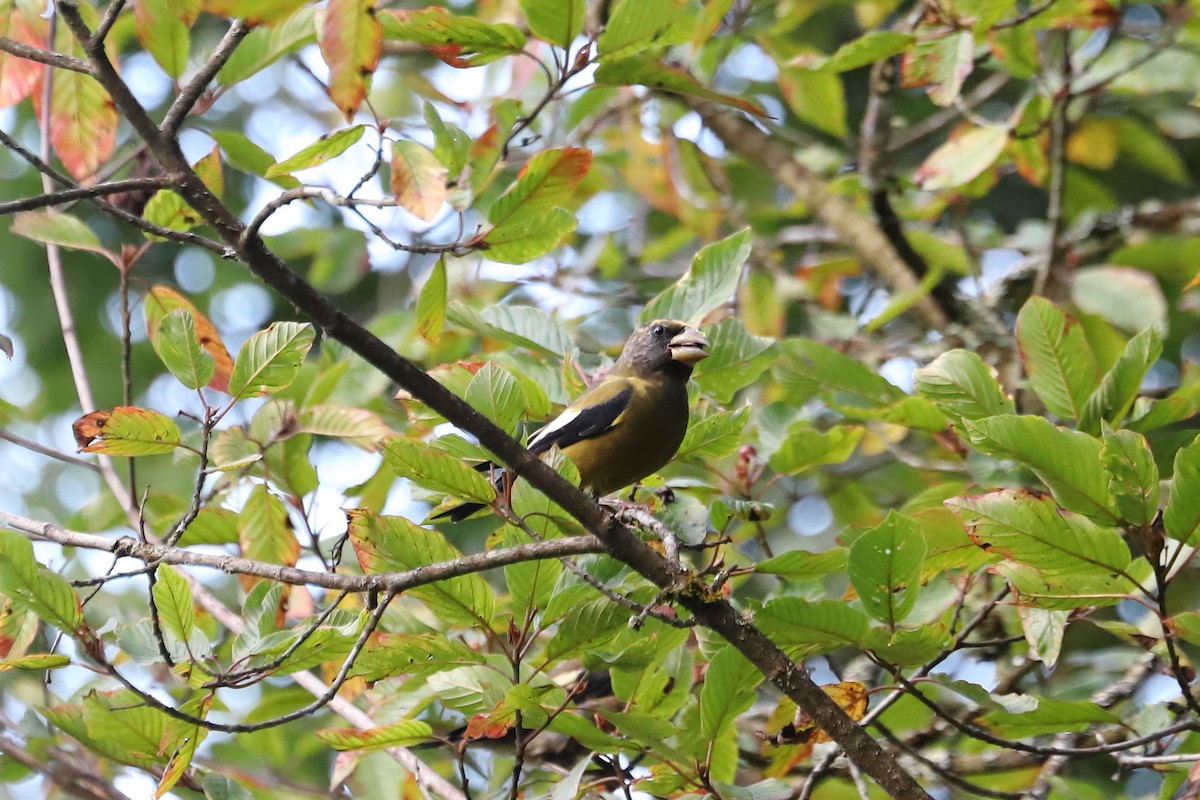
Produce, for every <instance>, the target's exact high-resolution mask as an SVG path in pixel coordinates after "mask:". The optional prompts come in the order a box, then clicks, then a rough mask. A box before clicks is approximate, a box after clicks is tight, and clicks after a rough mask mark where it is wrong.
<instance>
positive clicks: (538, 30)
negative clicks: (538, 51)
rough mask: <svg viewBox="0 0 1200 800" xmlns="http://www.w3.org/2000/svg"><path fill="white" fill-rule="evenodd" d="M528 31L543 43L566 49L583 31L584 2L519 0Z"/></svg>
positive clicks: (573, 0)
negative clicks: (527, 24)
mask: <svg viewBox="0 0 1200 800" xmlns="http://www.w3.org/2000/svg"><path fill="white" fill-rule="evenodd" d="M521 11H523V12H524V14H525V21H526V22H528V23H529V30H531V31H533V35H534V36H536V37H538V38H539V39H541V40H542V41H544V42H549V43H550V44H556V45H558V46H559V47H568V46H569V45H570V44H571V42H573V41H575V37H576V36H578V35H579V32H580V31H582V30H583V22H584V17H585V16H586V14H587V3H586V2H585V0H566V1H565V2H564V0H521Z"/></svg>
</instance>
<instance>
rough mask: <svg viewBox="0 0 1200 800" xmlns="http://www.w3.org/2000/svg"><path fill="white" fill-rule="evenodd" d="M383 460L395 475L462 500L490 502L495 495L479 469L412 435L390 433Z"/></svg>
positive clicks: (385, 443)
mask: <svg viewBox="0 0 1200 800" xmlns="http://www.w3.org/2000/svg"><path fill="white" fill-rule="evenodd" d="M383 460H384V462H385V463H386V464H387V465H388V466H389V467H391V468H392V469H393V470H394V471H395V472H396V474H397V475H399V476H400V477H402V478H408V479H409V480H411V481H412V482H413V483H415V484H417V485H418V486H422V487H424V488H426V489H432V490H434V491H438V492H445V493H447V494H452V495H454V496H455V497H460V498H462V499H464V500H471V501H474V502H477V503H490V502H492V500H493V499H494V498H495V497H496V491H495V490H494V489H493V488H492V486H491V484H489V483H488V481H487V478H485V477H484V476H483V475H481V474H480V473H478V472H476V471H475V470H473V469H471V468H470V467H468V466H467V465H466V464H464V463H463V462H462V461H460V460H458V459H457V458H454V457H453V456H451V455H447V454H446V453H444V452H442V451H441V450H438V449H437V448H435V447H430V446H429V445H427V444H424V443H422V442H418V441H416V440H414V439H405V438H403V437H399V436H397V437H393V438H391V439H388V440H387V441H386V442H384V445H383Z"/></svg>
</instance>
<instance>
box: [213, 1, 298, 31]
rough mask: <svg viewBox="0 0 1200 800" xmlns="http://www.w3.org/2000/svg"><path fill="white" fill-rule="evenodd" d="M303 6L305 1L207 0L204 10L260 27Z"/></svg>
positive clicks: (276, 20)
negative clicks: (259, 25)
mask: <svg viewBox="0 0 1200 800" xmlns="http://www.w3.org/2000/svg"><path fill="white" fill-rule="evenodd" d="M301 5H304V0H205V6H204V10H205V11H208V12H209V13H212V14H220V15H221V16H224V17H238V18H240V19H244V20H245V21H246V22H249V23H250V24H251V25H258V24H261V23H266V24H270V23H273V22H278V21H279V20H281V19H283V18H284V17H287V16H288V15H289V14H292V13H293V12H294V11H295V10H296V8H297V7H298V6H301Z"/></svg>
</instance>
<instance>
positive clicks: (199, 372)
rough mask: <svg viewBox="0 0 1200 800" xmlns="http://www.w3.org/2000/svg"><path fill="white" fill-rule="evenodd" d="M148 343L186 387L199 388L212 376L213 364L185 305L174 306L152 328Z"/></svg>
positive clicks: (205, 384) (214, 366) (206, 383)
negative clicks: (184, 307)
mask: <svg viewBox="0 0 1200 800" xmlns="http://www.w3.org/2000/svg"><path fill="white" fill-rule="evenodd" d="M150 344H151V345H153V346H154V351H155V352H156V353H158V357H159V358H161V359H162V362H163V364H164V365H166V367H167V369H168V370H170V371H171V374H172V375H174V376H175V377H176V378H177V379H178V380H179V382H180V383H182V384H183V385H184V386H186V387H187V388H189V389H198V388H200V387H201V386H207V385H208V382H209V381H210V380H212V376H213V373H214V372H215V370H216V365H215V364H214V363H213V359H212V356H210V355H209V354H208V353H206V352H204V349H203V348H201V347H200V339H199V338H198V337H197V336H196V324H195V322H193V321H192V315H191V314H190V313H189V312H188V311H187V310H186V309H182V308H176V309H174V310H172V311H171V312H170V313H168V314H167V315H166V316H165V317H163V319H162V322H161V323H160V324H159V325H158V328H157V329H156V330H155V331H152V332H151V335H150Z"/></svg>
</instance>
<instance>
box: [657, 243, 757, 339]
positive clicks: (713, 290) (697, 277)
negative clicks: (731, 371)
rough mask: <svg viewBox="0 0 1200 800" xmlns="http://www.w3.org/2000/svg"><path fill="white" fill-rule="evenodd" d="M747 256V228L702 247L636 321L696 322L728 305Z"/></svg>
mask: <svg viewBox="0 0 1200 800" xmlns="http://www.w3.org/2000/svg"><path fill="white" fill-rule="evenodd" d="M749 256H750V229H749V228H745V229H743V230H740V231H738V232H737V233H735V234H733V235H732V236H729V237H727V238H725V239H722V240H721V241H719V242H714V243H713V244H710V245H708V246H706V247H704V248H703V249H701V250H700V252H698V253H696V257H695V258H693V259H692V265H691V267H689V268H688V271H687V272H685V273H684V274H683V277H681V278H680V279H679V280H678V281H676V282H675V283H673V284H671V285H670V286H668V287H667V288H666V289H664V290H663V291H662V292H661V293H660V294H659V295H658V296H657V297H655V298H654V299H653V300H651V301H650V302H649V303H647V304H646V307H645V308H644V309H642V313H641V314H639V315H638V319H639V321H641V322H649V321H650V320H653V319H678V320H682V321H684V322H692V323H694V322H699V321H700V320H701V319H702V318H703V317H704V315H705V314H707V313H708V312H710V311H712V310H713V309H714V308H718V307H719V306H721V305H722V304H724V303H726V302H728V301H729V298H730V297H732V296H733V293H734V292H735V291H737V287H738V282H739V281H740V280H741V277H742V266H743V265H744V264H745V263H746V259H747V258H748V257H749ZM714 354H715V348H714Z"/></svg>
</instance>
